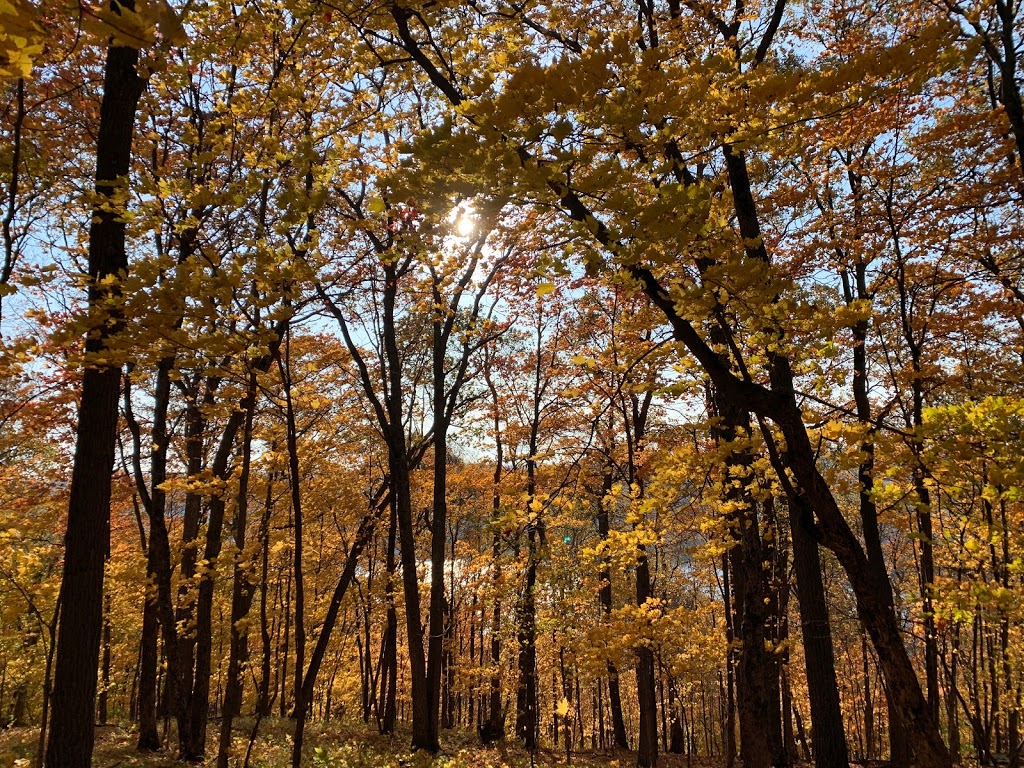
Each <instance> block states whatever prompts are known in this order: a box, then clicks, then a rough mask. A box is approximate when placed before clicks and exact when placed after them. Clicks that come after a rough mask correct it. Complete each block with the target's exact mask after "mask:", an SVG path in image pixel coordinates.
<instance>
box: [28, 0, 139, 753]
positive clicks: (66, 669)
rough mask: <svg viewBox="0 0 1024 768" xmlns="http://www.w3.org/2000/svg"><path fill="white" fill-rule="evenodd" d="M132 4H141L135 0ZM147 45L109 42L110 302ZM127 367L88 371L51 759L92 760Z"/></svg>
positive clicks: (119, 263)
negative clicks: (140, 68)
mask: <svg viewBox="0 0 1024 768" xmlns="http://www.w3.org/2000/svg"><path fill="white" fill-rule="evenodd" d="M124 7H125V8H128V9H129V10H131V8H132V3H131V2H130V0H127V1H126V2H125V3H124ZM138 59H139V53H138V51H137V50H135V49H132V48H124V47H113V48H110V49H109V50H108V51H107V61H106V66H105V69H104V75H103V100H102V103H101V105H100V124H99V131H98V138H97V142H96V193H97V196H98V201H97V203H96V205H95V206H94V207H93V216H92V224H91V226H90V229H89V277H90V286H89V306H90V308H97V309H98V308H100V307H102V306H103V305H104V304H105V303H106V302H107V301H108V300H109V299H110V298H111V297H112V296H113V297H114V298H115V301H116V293H117V290H118V289H117V287H116V283H117V282H118V281H117V279H115V282H114V285H112V286H111V285H104V284H103V281H104V280H105V278H107V277H110V276H115V278H116V277H117V276H119V275H120V274H122V273H126V272H127V270H128V258H127V254H126V252H125V219H124V217H123V216H122V212H120V211H119V210H118V208H119V205H118V204H117V203H116V202H115V200H116V199H117V197H118V196H119V194H120V191H121V189H120V188H121V183H120V182H121V181H122V180H123V179H124V178H125V177H126V176H127V174H128V170H129V165H130V161H131V152H132V133H133V130H134V126H135V111H136V108H137V106H138V102H139V98H140V96H141V95H142V91H143V89H144V87H145V81H144V80H142V79H141V78H140V77H139V76H138V73H137V72H136V71H135V65H136V64H137V63H138ZM112 319H113V320H114V323H113V325H112V326H107V325H106V324H102V325H100V327H99V328H98V330H97V332H96V333H95V334H89V337H88V338H87V339H86V342H85V349H86V353H87V354H89V355H91V356H94V357H98V356H101V355H102V354H103V353H104V351H105V350H106V348H107V345H108V341H109V339H110V337H111V336H112V335H115V334H116V333H117V331H118V327H119V325H120V322H121V318H120V317H119V316H118V314H117V312H116V311H114V312H113V314H112ZM120 384H121V371H120V368H119V366H117V365H109V364H107V365H105V366H103V367H92V366H89V367H87V368H86V369H85V371H84V373H83V377H82V396H81V400H80V402H79V407H78V432H77V439H76V446H75V456H74V464H73V468H72V475H71V491H70V501H69V505H68V525H67V534H66V538H65V550H64V574H63V578H62V580H61V591H60V600H61V605H62V606H63V608H62V613H61V617H60V623H61V631H60V633H59V635H58V637H57V646H56V648H57V650H56V669H55V673H54V681H53V695H52V714H51V727H50V733H49V737H48V738H49V743H48V745H47V749H46V765H47V766H48V768H86V766H88V765H90V763H91V761H92V750H93V742H94V733H93V717H94V712H95V705H96V673H97V667H98V663H99V648H100V635H101V633H102V625H103V563H104V558H105V556H106V553H107V552H108V551H109V546H110V485H111V478H110V475H111V472H112V471H113V467H114V448H115V445H116V441H117V416H118V399H119V394H120Z"/></svg>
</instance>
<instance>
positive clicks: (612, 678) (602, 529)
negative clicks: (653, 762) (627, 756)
mask: <svg viewBox="0 0 1024 768" xmlns="http://www.w3.org/2000/svg"><path fill="white" fill-rule="evenodd" d="M613 479H614V478H613V477H612V473H611V469H610V468H609V469H608V470H607V471H605V473H604V476H603V478H602V481H601V498H600V499H598V500H597V533H598V535H599V536H600V537H601V539H602V540H604V539H607V538H608V534H609V532H610V530H611V524H610V521H609V514H608V504H609V503H610V501H606V500H605V497H606V496H607V495H608V494H609V493H611V490H612V484H613ZM598 578H600V580H601V588H600V590H599V591H598V599H599V600H600V601H601V609H602V611H603V613H604V615H605V617H607V616H609V615H610V614H611V612H612V574H611V564H610V563H609V561H608V558H604V559H603V560H602V561H601V570H600V571H599V573H598ZM607 669H608V699H609V710H610V711H611V717H612V738H613V739H614V743H615V746H616V747H618V748H619V749H629V739H628V738H627V737H626V722H625V720H624V719H623V717H622V695H621V693H620V692H619V671H618V670H617V669H616V668H615V664H614V662H611V661H609V662H608V663H607Z"/></svg>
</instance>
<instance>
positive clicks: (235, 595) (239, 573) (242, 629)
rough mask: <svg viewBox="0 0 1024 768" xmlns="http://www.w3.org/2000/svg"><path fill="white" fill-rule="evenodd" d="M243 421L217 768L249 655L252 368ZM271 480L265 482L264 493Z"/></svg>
mask: <svg viewBox="0 0 1024 768" xmlns="http://www.w3.org/2000/svg"><path fill="white" fill-rule="evenodd" d="M243 408H244V409H245V424H244V425H243V427H242V468H241V474H240V475H239V478H238V499H237V502H236V506H235V520H234V540H235V562H234V574H233V578H232V587H231V630H230V632H231V645H230V650H229V657H228V671H227V685H226V688H225V692H224V707H223V711H222V712H221V722H220V738H219V740H218V746H217V768H227V766H228V758H229V755H230V753H231V727H232V725H233V723H234V719H235V718H236V717H237V716H238V715H239V713H240V712H241V709H242V684H243V679H242V667H243V665H244V664H245V663H246V662H247V661H248V658H249V631H248V628H247V624H246V622H245V619H246V618H247V617H248V615H249V609H250V607H251V606H252V598H253V589H252V585H251V584H250V583H249V577H248V575H247V574H248V571H249V569H248V563H247V562H246V558H245V529H246V526H247V525H248V512H249V473H250V469H251V466H252V425H253V417H254V414H255V410H256V371H250V372H249V384H248V388H247V390H246V394H245V400H244V402H243ZM271 486H272V483H271V482H270V481H269V480H268V482H267V495H268V496H269V495H270V492H271V490H270V489H271Z"/></svg>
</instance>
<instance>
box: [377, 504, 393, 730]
mask: <svg viewBox="0 0 1024 768" xmlns="http://www.w3.org/2000/svg"><path fill="white" fill-rule="evenodd" d="M388 509H389V510H390V511H391V522H390V524H389V526H388V551H387V554H386V555H385V561H384V567H385V571H386V579H387V581H386V582H385V585H384V599H385V601H386V602H387V606H388V608H387V620H386V624H385V625H384V635H383V637H382V638H381V672H380V685H381V693H380V701H381V702H383V704H382V706H383V713H382V715H381V718H380V724H379V726H378V729H379V730H380V732H381V733H394V732H395V717H396V706H395V704H396V695H397V687H398V611H397V610H396V609H395V567H396V563H395V547H396V537H397V535H398V530H397V528H398V522H397V518H396V516H395V501H394V499H393V498H392V500H391V503H390V504H389V505H388Z"/></svg>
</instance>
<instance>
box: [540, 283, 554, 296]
mask: <svg viewBox="0 0 1024 768" xmlns="http://www.w3.org/2000/svg"><path fill="white" fill-rule="evenodd" d="M554 292H555V284H554V283H541V284H540V285H538V286H537V295H538V296H540V297H541V298H543V297H545V296H548V295H550V294H552V293H554Z"/></svg>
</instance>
